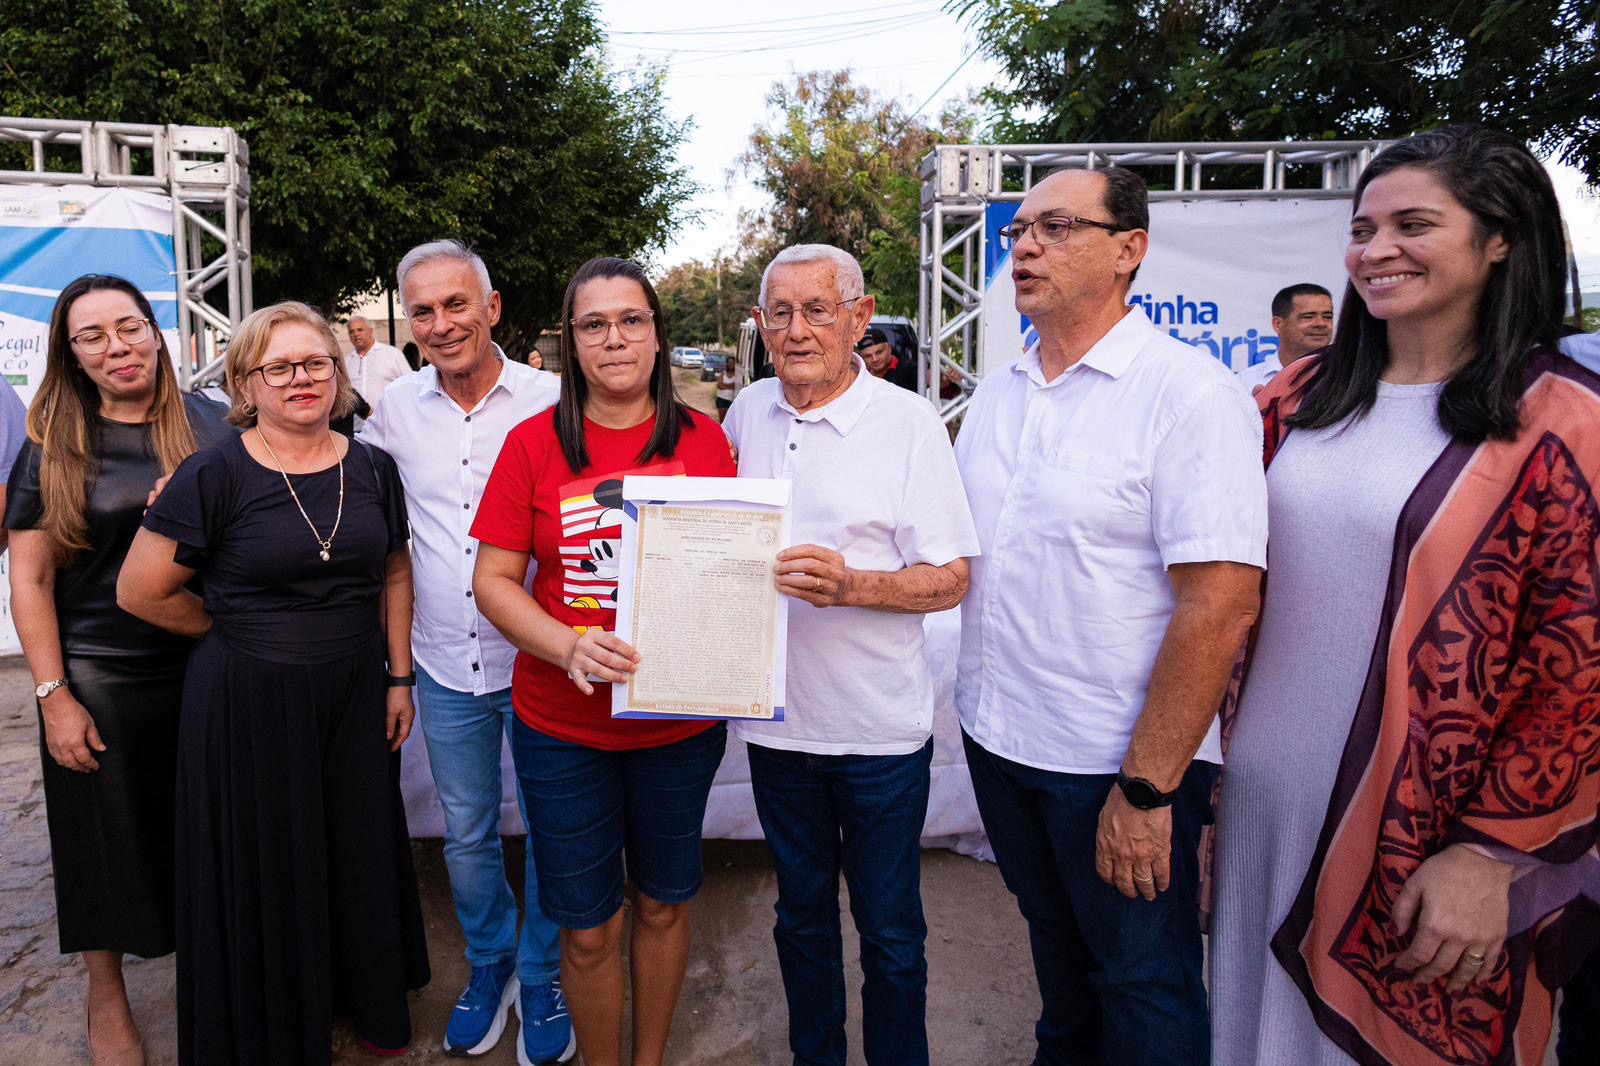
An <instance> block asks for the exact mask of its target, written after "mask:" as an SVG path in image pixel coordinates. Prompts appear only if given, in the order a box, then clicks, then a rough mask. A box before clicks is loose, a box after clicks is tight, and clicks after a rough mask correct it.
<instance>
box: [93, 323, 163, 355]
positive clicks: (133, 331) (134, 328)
mask: <svg viewBox="0 0 1600 1066" xmlns="http://www.w3.org/2000/svg"><path fill="white" fill-rule="evenodd" d="M153 325H155V323H154V322H151V321H150V320H149V319H148V318H132V319H129V320H128V321H126V322H123V323H120V324H119V325H118V326H117V328H116V330H115V332H116V334H117V337H118V338H119V339H120V340H121V341H122V343H123V344H126V345H129V346H130V347H131V346H132V345H135V344H143V343H144V342H145V341H147V340H149V339H150V327H151V326H153ZM72 343H73V344H74V345H76V346H77V349H78V351H80V352H82V353H83V354H84V355H104V354H106V352H108V351H110V350H111V334H110V333H107V332H106V331H105V330H103V329H86V330H84V331H83V332H82V333H79V334H77V335H76V336H74V337H73V338H72Z"/></svg>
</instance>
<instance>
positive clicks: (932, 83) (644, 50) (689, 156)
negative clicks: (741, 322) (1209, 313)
mask: <svg viewBox="0 0 1600 1066" xmlns="http://www.w3.org/2000/svg"><path fill="white" fill-rule="evenodd" d="M817 2H818V6H816V7H814V8H813V7H809V6H805V5H798V4H791V3H773V2H771V0H699V2H697V3H695V4H692V5H690V4H667V3H662V2H661V0H600V4H599V7H600V16H601V19H602V21H603V22H604V23H605V24H606V27H607V31H608V42H609V43H608V48H609V51H610V56H611V60H612V62H613V64H614V65H615V66H616V67H617V68H619V69H627V68H629V67H632V66H634V65H636V64H639V63H643V62H650V63H665V64H666V65H667V77H666V93H667V106H668V110H669V112H670V113H671V115H672V116H673V117H674V118H676V119H680V120H681V119H690V120H692V122H693V128H692V129H691V131H690V134H689V139H688V140H687V142H686V143H685V144H684V146H683V147H682V149H681V150H680V155H679V162H680V163H682V164H684V165H686V166H687V167H688V168H689V172H690V174H691V176H692V177H693V179H694V180H695V182H697V183H698V184H699V185H700V186H701V191H700V193H699V195H698V196H697V197H696V198H695V199H694V201H693V202H692V203H691V205H690V207H691V209H692V210H697V211H699V212H700V214H701V219H700V222H699V223H698V224H687V225H684V226H681V227H680V228H679V231H678V233H677V234H676V235H675V237H674V238H673V240H672V241H671V243H669V245H668V246H667V248H666V251H665V254H664V255H662V256H661V258H660V260H659V261H660V263H661V265H662V266H671V265H673V264H676V263H681V262H684V261H685V260H688V259H710V258H712V257H713V256H714V255H715V254H716V253H717V251H718V250H720V249H728V250H731V249H732V248H733V247H734V245H735V242H736V235H737V218H738V212H739V210H740V209H741V208H754V207H759V206H761V205H762V203H763V200H764V197H763V195H762V194H761V193H760V192H759V191H758V190H757V189H756V188H755V187H754V186H753V185H751V183H750V182H749V181H748V180H747V179H746V178H744V177H743V176H740V175H733V176H732V178H731V179H730V175H729V171H730V169H731V168H732V167H733V166H734V163H735V160H736V159H737V157H738V155H739V153H740V152H741V151H742V150H743V149H744V146H745V143H746V141H747V140H748V139H749V136H750V131H751V130H752V129H753V128H754V127H755V126H757V125H758V124H760V123H762V122H763V121H764V120H765V119H766V118H767V116H768V115H769V111H768V108H767V105H766V96H767V93H768V91H769V90H770V89H771V87H772V84H773V82H775V81H780V80H786V79H789V78H791V77H792V76H793V75H794V74H795V73H803V72H806V71H811V70H839V69H844V68H848V69H849V70H851V71H852V72H853V74H854V76H855V79H856V80H857V81H858V82H859V83H861V84H864V85H867V86H869V87H871V88H872V89H873V90H875V91H876V92H878V93H879V94H882V95H887V96H892V97H896V98H898V99H900V100H901V101H902V102H904V103H905V104H906V105H907V107H908V108H916V107H918V105H923V106H922V108H921V110H920V111H919V114H920V115H922V116H923V117H929V116H936V115H937V114H938V113H939V110H940V107H941V106H942V105H943V104H944V103H945V102H947V101H949V100H953V99H960V98H962V97H965V96H966V95H967V94H968V93H969V92H971V91H972V90H973V89H975V88H981V87H982V86H984V85H987V84H990V83H992V82H994V81H996V80H997V79H998V78H999V76H1000V74H999V68H998V67H997V66H996V65H995V64H994V63H993V62H992V61H991V60H989V59H988V58H987V57H985V56H983V55H974V54H972V53H973V51H974V45H975V39H974V37H973V35H972V34H971V33H969V32H968V31H967V29H966V27H965V26H964V25H963V24H962V23H961V22H960V21H959V20H958V19H957V18H956V17H955V16H954V15H952V14H950V13H949V12H946V11H944V10H943V8H942V0H885V2H882V3H873V4H863V3H860V2H854V3H852V2H851V0H817ZM1551 175H1552V178H1553V179H1554V181H1555V185H1556V191H1557V193H1558V195H1559V196H1560V197H1561V201H1562V211H1563V214H1564V215H1565V216H1566V219H1567V225H1568V228H1569V230H1570V232H1571V234H1572V241H1573V246H1574V248H1575V249H1576V251H1577V254H1578V261H1579V269H1580V274H1581V276H1582V282H1583V288H1584V289H1585V290H1589V291H1596V290H1600V197H1597V196H1595V195H1594V194H1592V193H1587V192H1585V191H1584V185H1583V181H1582V178H1581V176H1580V175H1579V173H1578V172H1577V171H1576V170H1574V169H1572V168H1570V167H1563V166H1559V165H1552V166H1551Z"/></svg>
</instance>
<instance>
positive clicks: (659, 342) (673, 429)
mask: <svg viewBox="0 0 1600 1066" xmlns="http://www.w3.org/2000/svg"><path fill="white" fill-rule="evenodd" d="M612 278H627V279H628V280H629V281H636V282H638V283H639V288H641V289H643V290H644V298H645V300H646V301H647V302H649V304H650V313H651V314H652V315H653V316H654V321H655V324H656V365H655V368H654V369H653V370H651V371H650V395H651V396H652V397H654V398H655V401H656V428H655V432H653V433H651V434H650V439H649V440H648V441H646V442H645V446H644V450H643V451H641V452H640V453H639V457H638V463H639V465H640V466H643V465H644V464H646V463H648V462H649V461H650V460H652V459H654V458H655V457H656V456H658V455H667V456H670V455H672V454H673V453H675V452H676V451H677V450H678V438H679V437H680V436H682V434H683V431H684V429H685V428H686V427H687V426H688V425H689V421H690V419H691V417H692V416H691V415H690V414H689V409H688V408H687V407H685V406H684V405H683V404H682V403H680V402H678V394H677V392H675V391H674V390H673V387H672V364H671V363H670V362H669V361H668V354H667V353H668V352H670V351H671V350H672V349H671V348H669V347H668V346H667V318H666V316H665V315H664V314H662V313H661V298H660V297H659V296H657V295H656V289H655V286H654V285H651V284H650V279H649V278H647V277H645V273H644V268H643V267H641V266H640V265H639V264H638V263H635V262H634V261H633V260H631V259H618V258H616V257H614V256H601V257H600V258H598V259H591V260H589V261H588V262H587V263H585V264H583V266H581V267H579V268H578V271H577V273H575V274H573V275H572V280H571V281H569V282H568V283H567V294H566V295H565V296H564V297H562V298H561V365H562V367H563V368H564V369H565V371H566V372H565V373H563V374H562V375H561V400H560V402H558V403H557V404H556V438H557V439H558V440H560V441H561V453H562V454H563V455H565V456H566V457H567V465H568V466H570V467H572V471H573V473H575V474H576V473H582V472H583V471H584V469H586V468H587V467H588V465H589V449H588V446H587V445H586V444H585V443H584V439H583V409H584V406H585V405H586V404H587V403H588V401H589V382H588V379H586V378H585V377H584V376H583V364H582V363H581V362H579V361H578V345H577V341H576V340H575V339H574V338H573V336H572V313H573V307H574V306H575V305H576V304H577V302H578V290H579V289H581V288H583V286H585V285H587V284H588V283H589V282H591V281H609V280H610V279H612Z"/></svg>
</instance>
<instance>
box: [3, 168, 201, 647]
mask: <svg viewBox="0 0 1600 1066" xmlns="http://www.w3.org/2000/svg"><path fill="white" fill-rule="evenodd" d="M84 274H117V275H119V276H121V277H124V278H127V279H128V280H129V281H131V282H133V283H134V284H135V285H137V286H138V287H139V288H140V290H141V291H142V292H143V293H144V294H145V296H146V297H147V298H148V299H149V300H150V305H151V307H152V308H153V309H154V310H155V314H156V324H157V325H158V326H160V327H161V329H162V331H163V332H164V333H166V336H167V348H168V350H169V351H172V352H177V351H178V332H177V331H178V304H177V299H178V285H177V262H176V259H175V257H174V255H173V248H172V201H171V200H170V199H169V198H168V197H165V196H158V195H156V194H154V193H148V192H139V191H135V190H132V189H97V188H94V187H92V186H83V185H66V186H56V185H6V186H0V374H3V375H4V377H5V380H6V382H7V383H8V384H9V385H10V387H12V388H14V389H16V390H17V394H18V395H19V396H21V397H22V401H23V403H31V402H32V401H33V396H34V393H35V392H37V391H38V388H39V382H40V380H41V379H42V378H43V376H44V366H45V348H46V345H47V343H48V342H47V335H48V333H49V329H50V311H51V309H52V308H53V307H54V306H55V302H56V297H57V296H58V295H60V293H61V290H62V289H63V288H65V287H66V286H67V284H68V283H70V282H71V281H72V280H73V279H74V278H77V277H80V276H82V275H84ZM9 473H10V471H0V478H3V477H5V476H7V475H9ZM3 576H4V570H3V568H0V577H3ZM10 600H11V587H10V583H9V582H4V583H0V654H8V653H15V652H18V651H20V650H21V645H19V644H18V643H17V635H16V629H15V627H14V626H13V625H12V622H11V603H10Z"/></svg>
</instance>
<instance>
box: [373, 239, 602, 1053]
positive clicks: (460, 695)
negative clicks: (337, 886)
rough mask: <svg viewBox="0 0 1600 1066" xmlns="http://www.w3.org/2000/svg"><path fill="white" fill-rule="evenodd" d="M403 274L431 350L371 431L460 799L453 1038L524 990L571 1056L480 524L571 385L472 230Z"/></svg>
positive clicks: (482, 1039) (493, 1021) (409, 310)
mask: <svg viewBox="0 0 1600 1066" xmlns="http://www.w3.org/2000/svg"><path fill="white" fill-rule="evenodd" d="M396 273H397V274H398V279H397V280H398V284H399V293H400V299H401V301H402V303H403V305H404V307H405V310H406V316H407V317H408V318H410V320H411V332H412V335H413V336H414V337H416V339H417V343H418V344H419V345H421V346H422V349H423V351H424V352H426V353H427V356H428V365H427V366H425V367H423V369H421V370H419V371H417V372H416V373H411V374H407V375H406V376H405V377H402V378H400V379H399V380H397V381H395V382H394V383H393V384H392V385H390V386H389V387H388V389H387V391H386V392H385V394H384V398H383V403H382V405H381V406H377V407H376V410H374V411H373V413H372V416H371V417H370V418H368V419H367V423H366V425H365V426H364V427H363V428H362V430H361V439H362V440H364V441H368V442H369V443H372V444H375V445H377V446H378V447H380V448H382V449H383V450H384V451H386V452H388V453H389V454H390V455H392V456H393V457H394V459H395V463H396V464H397V465H398V466H399V468H400V478H401V480H402V482H403V483H404V485H405V493H406V510H407V511H408V512H409V514H410V516H411V556H412V563H411V565H412V574H413V577H414V581H415V585H416V606H415V611H414V614H413V619H412V628H411V650H412V656H413V658H414V659H415V661H416V664H417V679H416V684H417V707H418V711H419V715H418V719H419V723H420V724H421V726H422V734H423V738H424V741H425V742H426V744H427V747H428V762H429V763H430V765H431V768H432V770H433V780H434V784H435V786H436V787H437V788H438V790H439V801H440V806H441V807H442V808H443V810H444V825H445V843H444V859H445V865H446V867H447V868H448V869H449V872H450V894H451V896H452V897H453V899H454V901H455V906H456V915H457V917H458V918H459V919H460V921H461V929H462V932H463V933H464V934H465V938H466V943H467V961H468V962H469V963H470V964H471V966H472V978H471V980H470V981H469V983H468V985H467V988H466V990H465V991H464V992H462V993H461V997H460V999H459V1000H458V1001H457V1003H456V1007H455V1010H453V1011H452V1012H451V1014H450V1019H449V1021H448V1023H447V1027H446V1030H445V1035H444V1049H445V1051H446V1053H448V1054H453V1055H481V1054H484V1053H485V1052H487V1051H489V1049H490V1048H492V1047H494V1046H495V1044H496V1043H497V1042H498V1041H499V1039H500V1036H501V1033H502V1032H503V1031H504V1029H505V1026H506V1021H507V1015H508V1013H509V1009H510V1006H511V1005H512V1004H513V1003H515V1004H516V1005H517V1008H518V1012H519V1015H520V1017H521V1019H522V1029H521V1032H520V1033H519V1046H518V1049H517V1051H518V1057H517V1061H518V1062H520V1063H522V1064H524V1066H527V1064H529V1063H541V1062H565V1061H567V1060H568V1059H570V1058H571V1057H572V1056H573V1054H574V1052H575V1051H576V1050H577V1043H576V1041H575V1039H574V1036H573V1032H572V1023H571V1020H570V1019H569V1018H568V1016H567V1008H566V1000H565V999H564V998H563V996H562V992H561V981H560V970H561V946H560V931H559V930H558V929H557V928H556V926H555V924H554V923H553V922H551V921H550V920H549V919H548V918H546V917H545V916H544V912H543V911H541V910H540V909H539V879H538V873H537V871H536V870H535V867H534V862H533V852H532V849H529V852H528V857H527V863H526V867H525V869H524V872H523V878H524V881H523V886H524V888H523V892H524V900H525V904H524V911H525V913H524V918H523V922H522V929H521V934H520V936H519V934H518V930H517V902H516V899H515V898H514V897H513V896H512V894H511V888H510V886H509V885H507V883H506V872H505V865H504V860H503V859H502V856H501V845H500V798H501V795H502V793H501V785H500V747H501V743H502V741H501V738H502V737H503V736H505V735H506V734H507V732H508V730H509V729H510V726H511V720H512V711H511V665H512V661H513V660H514V659H515V658H516V654H517V652H516V649H515V648H513V647H512V646H511V644H510V642H508V641H507V640H506V639H505V638H504V637H502V636H501V635H500V634H499V632H498V631H496V630H495V628H494V627H493V626H491V625H490V624H489V623H488V622H487V621H485V620H484V617H483V615H481V614H479V613H478V608H477V604H476V602H475V601H474V599H473V595H472V569H473V566H474V564H475V563H476V562H477V548H478V542H477V541H475V540H473V539H472V537H471V535H470V533H469V530H470V529H471V528H472V519H473V517H474V516H475V515H476V514H477V512H478V501H479V499H480V498H481V497H482V496H483V488H484V485H485V484H486V483H487V481H488V480H489V471H490V470H492V469H493V468H494V461H495V459H496V458H497V457H498V456H499V455H500V446H501V445H502V444H504V443H505V439H506V434H507V433H508V432H510V430H511V429H512V427H514V426H516V425H517V424H518V423H520V422H522V421H524V420H525V419H528V418H531V417H533V416H534V415H536V414H538V413H539V412H540V411H543V410H545V409H546V408H548V407H551V406H553V405H554V404H555V402H556V400H557V398H558V397H559V396H560V391H561V385H560V382H559V381H558V379H557V378H556V377H555V375H553V374H549V373H546V372H545V371H543V370H534V369H531V368H529V367H526V366H523V365H522V364H520V363H514V362H512V361H510V360H509V359H507V358H506V357H505V353H504V352H502V351H501V350H500V346H499V345H498V344H496V343H494V338H493V336H492V331H493V328H494V324H495V323H496V322H497V321H499V318H500V294H499V293H498V292H495V291H494V288H493V286H491V285H490V283H489V271H488V268H487V267H485V266H484V264H483V260H482V259H480V258H479V257H478V255H477V254H476V253H475V252H473V251H472V250H471V249H470V248H468V247H467V246H466V245H464V244H461V243H460V242H459V241H453V240H442V241H434V242H432V243H430V244H423V245H420V246H418V247H416V248H413V249H411V251H409V252H407V253H406V255H405V257H404V258H403V259H401V260H400V266H399V268H398V270H397V271H396ZM517 798H518V802H519V803H520V802H521V790H518V797H517ZM523 817H524V818H526V817H527V812H526V811H524V812H523Z"/></svg>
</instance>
